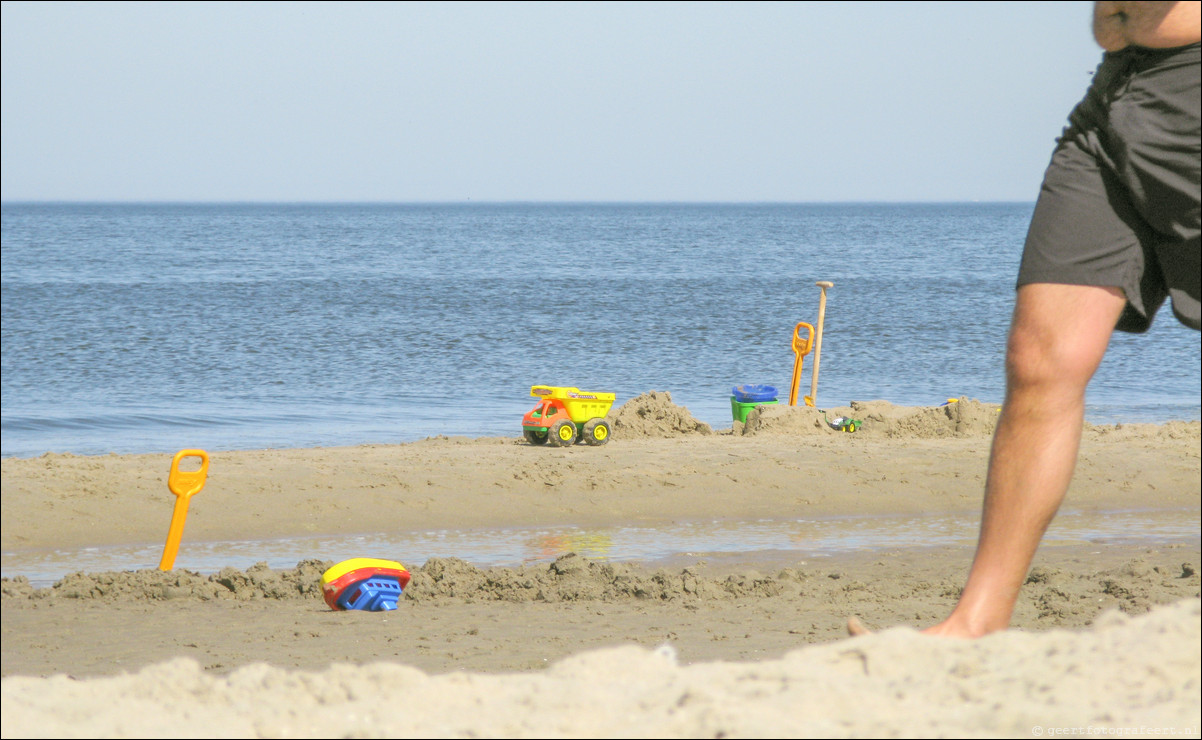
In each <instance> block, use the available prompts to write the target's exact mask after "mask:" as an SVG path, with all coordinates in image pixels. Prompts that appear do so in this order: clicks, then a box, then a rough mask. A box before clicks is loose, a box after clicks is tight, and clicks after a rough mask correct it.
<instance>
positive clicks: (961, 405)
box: [742, 398, 1001, 439]
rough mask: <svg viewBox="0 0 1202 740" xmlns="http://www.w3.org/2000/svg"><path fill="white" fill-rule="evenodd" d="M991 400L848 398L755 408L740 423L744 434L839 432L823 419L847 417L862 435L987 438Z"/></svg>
mask: <svg viewBox="0 0 1202 740" xmlns="http://www.w3.org/2000/svg"><path fill="white" fill-rule="evenodd" d="M999 408H1001V407H1000V406H998V405H997V404H985V403H981V402H980V401H977V400H975V399H973V400H970V399H967V398H962V399H960V400H959V401H957V402H955V403H948V404H946V405H943V406H935V407H929V408H914V407H910V406H894V405H893V404H891V403H889V402H888V401H852V402H851V405H850V406H839V407H835V408H829V409H823V410H819V409H814V408H809V407H806V406H785V405H779V404H778V405H771V406H768V405H766V406H757V407H756V408H754V409H752V411H751V413H750V414H748V415H747V422H746V423H745V424H744V425H743V427H742V433H743V434H745V435H755V434H786V435H802V436H805V435H815V434H826V433H830V434H842V433H843V432H837V431H836V430H834V429H832V428H831V427H830V426H829V425H828V424H827V422H828V421H834V420H835V419H836V418H838V417H849V418H852V419H857V420H859V421H860V422H862V424H861V426H860V428H859V429H858V430H857V431H856V432H855V433H856V434H860V435H864V436H868V437H902V438H907V439H929V438H935V437H988V436H990V435H992V434H993V430H994V427H995V426H996V424H997V413H998V409H999Z"/></svg>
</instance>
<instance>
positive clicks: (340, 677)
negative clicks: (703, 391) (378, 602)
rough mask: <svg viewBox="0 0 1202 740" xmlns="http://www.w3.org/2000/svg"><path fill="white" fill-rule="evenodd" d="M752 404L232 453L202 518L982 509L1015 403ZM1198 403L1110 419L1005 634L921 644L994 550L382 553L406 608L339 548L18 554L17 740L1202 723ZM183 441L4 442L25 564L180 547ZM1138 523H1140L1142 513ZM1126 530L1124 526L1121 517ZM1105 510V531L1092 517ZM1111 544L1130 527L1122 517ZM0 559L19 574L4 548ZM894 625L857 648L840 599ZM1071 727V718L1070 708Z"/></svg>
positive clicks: (8, 492)
mask: <svg viewBox="0 0 1202 740" xmlns="http://www.w3.org/2000/svg"><path fill="white" fill-rule="evenodd" d="M827 414H828V416H830V417H834V416H837V415H843V416H851V417H854V418H857V419H860V420H862V421H863V425H862V427H861V428H860V429H859V430H858V431H857V432H855V433H854V434H849V433H840V432H836V431H833V430H831V429H830V428H829V427H828V426H826V425H825V423H824V421H823V418H822V416H821V414H819V413H818V412H816V411H813V410H810V409H804V408H800V409H798V408H787V407H771V406H765V407H761V408H760V409H759V410H757V411H756V412H753V414H752V415H751V416H750V417H749V418H748V421H747V423H746V425H742V424H737V423H736V424H735V425H733V427H732V428H726V429H711V428H709V427H708V426H706V425H704V424H701V423H700V422H697V421H696V420H695V419H694V418H693V417H692V416H691V415H690V414H689V413H688V410H687V409H684V408H683V407H680V406H677V405H675V404H673V403H672V401H671V398H670V396H669V395H668V394H666V393H662V392H659V393H648V394H644V395H642V396H639V397H637V398H635V399H631V400H630V401H628V402H626V403H625V404H623V405H622V406H621V407H619V408H617V409H615V410H614V411H613V412H612V413H611V421H612V424H613V429H614V434H613V439H612V441H611V442H610V443H609V444H606V445H604V446H600V447H588V446H584V445H578V446H576V447H572V448H567V449H555V448H548V447H539V446H533V445H529V444H527V443H526V442H525V441H524V440H522V439H521V438H520V437H519V436H518V435H517V434H516V431H515V435H514V437H512V438H489V439H467V438H443V437H440V438H432V439H427V440H423V441H421V442H416V443H412V444H405V445H376V446H359V447H348V448H336V449H335V448H328V449H270V450H253V451H236V452H212V451H210V458H211V463H210V468H209V475H208V481H207V483H206V486H205V488H204V490H203V491H202V492H201V493H200V494H198V495H197V496H196V497H195V498H194V499H193V501H192V504H191V508H190V513H189V517H188V523H187V529H186V533H185V536H184V543H183V546H182V548H181V551H186V549H187V548H188V546H189V543H201V542H214V541H228V540H255V539H272V538H286V537H299V536H306V535H322V536H331V537H333V536H341V535H362V534H368V535H370V534H371V533H390V532H409V531H422V530H430V529H456V530H470V529H479V530H482V531H486V530H490V529H491V530H495V529H502V528H507V527H558V526H563V527H580V528H605V527H618V526H632V525H638V526H643V527H651V528H654V527H667V526H671V525H677V524H680V523H687V522H714V521H757V520H764V521H769V520H797V519H822V518H833V517H866V516H871V517H880V518H891V517H892V518H898V519H905V520H919V519H922V518H930V517H945V518H950V519H954V520H962V521H964V522H966V523H969V524H971V526H973V527H975V522H976V519H977V517H978V512H979V508H980V502H981V489H982V485H983V480H984V474H985V465H986V461H987V457H988V446H989V439H990V435H991V433H992V429H993V424H994V420H995V419H996V414H997V407H996V405H991V404H988V403H980V402H977V401H973V400H971V399H961V400H960V401H959V402H958V403H953V404H949V405H947V406H943V407H933V408H903V407H895V406H891V405H890V404H888V403H885V402H879V401H873V402H865V403H856V404H852V405H851V406H848V407H844V408H840V409H828V410H827ZM1200 429H1202V425H1200V424H1199V423H1198V422H1169V423H1165V424H1123V425H1114V426H1088V427H1087V428H1086V430H1085V433H1084V439H1083V443H1082V448H1081V455H1080V460H1079V463H1078V468H1077V474H1076V476H1075V478H1074V481H1073V484H1072V486H1071V488H1070V491H1069V494H1068V497H1067V499H1066V502H1065V508H1066V509H1069V508H1071V509H1072V510H1073V511H1074V512H1075V515H1076V516H1077V517H1079V518H1080V519H1082V520H1083V521H1085V522H1086V523H1087V524H1088V523H1089V522H1090V521H1096V522H1097V523H1098V524H1099V525H1101V524H1102V523H1105V524H1106V525H1108V527H1110V528H1111V529H1113V528H1114V527H1115V526H1116V524H1115V522H1116V519H1117V520H1119V521H1122V518H1123V517H1124V515H1127V516H1132V517H1134V516H1135V514H1134V513H1133V512H1137V513H1138V514H1139V516H1153V515H1154V516H1156V517H1158V518H1159V519H1158V521H1160V520H1168V521H1178V520H1179V521H1181V522H1182V523H1183V526H1182V527H1180V528H1178V529H1177V530H1174V531H1176V532H1177V534H1175V535H1164V534H1158V535H1152V534H1148V536H1147V537H1141V533H1140V532H1138V531H1136V532H1129V533H1127V534H1128V536H1126V537H1124V538H1120V539H1121V541H1118V540H1116V541H1095V540H1091V539H1089V538H1084V537H1083V538H1079V539H1072V538H1064V537H1061V538H1054V539H1052V540H1050V541H1049V542H1047V543H1045V545H1044V547H1042V548H1041V550H1040V552H1039V553H1038V555H1037V557H1036V561H1035V564H1034V567H1033V569H1032V571H1031V573H1030V576H1029V578H1028V583H1027V585H1026V586H1025V588H1024V591H1023V593H1022V597H1021V599H1020V602H1019V605H1018V609H1017V612H1016V615H1015V620H1014V624H1013V627H1014V628H1013V629H1012V630H1010V631H1009V632H1006V633H1003V634H998V635H995V636H992V637H989V638H986V639H984V640H980V641H976V642H972V643H965V642H957V641H944V640H934V639H931V638H925V637H922V636H920V635H919V634H918V633H917V631H916V630H915V628H916V627H921V626H925V625H928V624H930V623H932V622H934V621H936V620H937V619H939V618H940V617H941V616H943V615H944V614H946V612H947V611H948V610H949V609H950V608H951V606H952V605H953V604H954V603H955V600H956V598H957V596H958V593H959V588H960V586H961V585H962V582H963V578H964V575H965V573H966V571H967V568H968V565H969V562H970V560H971V557H972V543H971V542H957V543H954V544H938V545H930V544H929V543H924V542H923V541H922V538H921V536H918V535H916V536H915V538H914V539H913V540H912V541H910V542H906V543H901V544H894V545H891V546H889V547H880V548H870V549H865V550H862V551H855V550H852V551H847V552H844V553H841V554H838V555H834V556H823V557H816V556H814V554H813V553H811V552H808V551H807V549H806V543H805V542H804V541H803V542H798V543H797V545H796V548H794V549H791V550H775V551H772V552H766V553H754V552H752V553H741V552H725V553H719V552H708V553H707V552H696V553H688V554H681V555H678V556H675V557H673V558H670V559H668V560H663V561H657V562H628V561H625V560H622V559H621V558H620V557H618V555H620V554H617V553H616V554H615V559H613V560H612V561H611V560H605V559H596V558H588V557H583V556H581V555H579V554H572V553H562V554H558V555H557V556H556V557H554V558H553V559H548V560H547V561H545V562H535V563H531V564H528V565H523V566H519V567H480V566H478V565H477V564H474V563H472V562H469V561H467V560H464V559H461V558H454V557H451V558H445V557H437V558H430V557H427V556H426V555H424V554H423V553H421V552H361V553H351V554H348V557H356V556H357V557H382V558H389V559H395V560H400V561H401V562H403V563H405V564H406V565H407V566H408V567H409V568H410V570H411V571H412V572H413V580H412V583H411V584H410V585H409V587H408V588H407V589H406V592H405V595H404V597H403V598H402V600H401V602H400V603H399V605H398V609H397V610H396V611H394V612H388V613H368V612H335V611H332V610H330V609H329V608H328V607H327V606H326V605H325V603H324V602H323V601H322V599H321V595H320V587H319V579H320V576H321V573H322V572H323V570H324V569H325V568H326V567H328V566H330V565H332V564H333V563H332V562H330V561H321V560H316V559H310V560H304V561H302V562H299V563H297V565H296V567H295V568H290V569H283V570H280V569H274V570H273V569H271V568H268V567H266V566H254V567H248V568H242V569H239V568H234V567H229V568H225V569H223V570H221V571H220V572H215V573H205V574H200V573H194V572H189V571H187V570H183V569H177V570H174V571H172V572H170V573H163V572H160V571H157V570H140V571H121V570H114V571H112V572H75V573H71V574H69V575H67V576H65V577H64V578H62V580H60V581H58V582H57V583H55V584H54V586H53V587H50V588H35V587H33V586H32V585H30V583H29V582H28V581H27V580H26V579H24V578H22V577H20V576H17V577H13V578H5V579H4V581H3V600H2V602H0V614H2V631H3V632H2V634H3V655H2V664H0V672H2V674H3V684H2V690H0V698H2V713H0V724H2V728H0V729H2V732H3V735H4V737H33V736H37V737H84V736H88V737H96V736H106V737H159V736H216V737H226V736H229V737H247V736H255V737H282V736H314V737H332V736H418V737H468V736H473V737H478V736H486V737H696V736H705V737H799V736H824V737H825V736H833V737H867V736H897V737H918V736H924V737H925V736H935V737H952V736H957V737H959V736H975V737H985V736H1005V737H1038V736H1043V735H1054V734H1094V735H1109V734H1159V735H1162V736H1163V735H1170V734H1172V735H1174V736H1186V737H1198V736H1199V713H1200V711H1202V709H1200V706H1202V704H1200V699H1199V697H1200V692H1202V639H1200V635H1202V617H1200V611H1199V592H1200V580H1199V570H1200V569H1202V562H1200V560H1202V552H1200V547H1199V536H1198V531H1197V522H1198V518H1199V489H1200V482H1202V467H1200V457H1202V456H1200V439H1202V435H1200ZM170 460H171V456H170V455H162V454H155V455H103V456H77V455H67V454H54V453H51V454H46V455H43V456H40V457H36V458H25V459H16V458H7V459H4V460H3V461H2V463H0V465H2V486H0V495H2V505H3V512H4V513H3V532H2V540H3V541H2V546H3V550H4V553H5V556H6V558H8V557H10V554H12V555H13V556H18V555H20V554H21V553H26V552H34V551H44V550H53V549H65V550H73V549H78V548H83V547H103V546H113V545H129V544H154V543H156V542H157V543H161V542H162V539H163V536H164V535H165V533H166V527H167V522H168V520H169V517H170V507H171V501H170V500H169V494H168V492H167V489H166V485H165V481H166V473H167V470H168V467H169V464H170ZM1133 520H1134V519H1133ZM1117 526H1119V527H1120V528H1121V524H1120V525H1117ZM1087 528H1088V527H1087ZM1112 539H1114V538H1112ZM6 572H7V566H6ZM851 615H857V616H859V617H860V618H861V619H862V620H863V621H864V622H865V623H866V624H868V625H869V626H870V627H872V628H874V629H876V630H878V631H877V633H876V634H873V635H870V636H867V637H859V638H854V639H849V638H847V637H846V636H845V622H846V619H847V617H848V616H851ZM1074 728H1076V729H1077V730H1078V731H1077V732H1075V733H1074Z"/></svg>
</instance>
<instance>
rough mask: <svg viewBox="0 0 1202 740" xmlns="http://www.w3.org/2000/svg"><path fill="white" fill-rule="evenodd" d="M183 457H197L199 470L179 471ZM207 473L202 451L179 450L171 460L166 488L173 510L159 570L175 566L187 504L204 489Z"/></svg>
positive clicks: (182, 533)
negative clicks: (171, 496) (173, 498)
mask: <svg viewBox="0 0 1202 740" xmlns="http://www.w3.org/2000/svg"><path fill="white" fill-rule="evenodd" d="M185 457H199V458H200V470H193V471H184V470H180V469H179V462H180V460H183V459H184V458H185ZM208 473H209V453H207V452H205V451H204V450H180V451H179V452H177V453H175V457H174V458H173V459H172V460H171V472H170V473H169V474H168V475H167V488H169V489H171V492H172V493H174V494H175V510H174V511H173V512H172V513H171V528H170V529H168V530H167V544H166V545H164V546H163V559H162V560H160V561H159V570H171V568H172V566H174V565H175V556H176V555H177V554H178V553H179V541H180V538H182V537H183V536H184V520H185V519H187V518H188V502H189V501H190V500H191V499H192V497H193V496H195V495H196V494H198V493H200V489H202V488H204V487H205V477H206V476H207V475H208Z"/></svg>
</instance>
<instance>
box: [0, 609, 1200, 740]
mask: <svg viewBox="0 0 1202 740" xmlns="http://www.w3.org/2000/svg"><path fill="white" fill-rule="evenodd" d="M1200 634H1202V613H1200V610H1199V602H1198V601H1197V600H1196V599H1192V600H1189V601H1184V602H1180V603H1177V604H1175V605H1172V606H1168V607H1161V608H1159V609H1157V610H1155V611H1154V612H1152V613H1150V614H1148V615H1145V616H1141V617H1138V618H1129V617H1125V616H1122V615H1118V614H1109V615H1106V616H1105V617H1104V618H1103V619H1101V620H1099V622H1098V624H1097V625H1095V626H1094V627H1093V628H1092V629H1090V630H1088V631H1085V632H1065V631H1052V632H1046V633H1038V634H1026V633H1022V632H1006V633H1001V634H998V635H994V636H992V637H989V638H986V639H983V640H977V641H958V640H936V639H932V638H926V637H922V636H920V635H919V634H917V633H916V632H914V631H913V630H910V629H907V628H897V629H892V630H888V631H885V632H882V633H879V634H875V635H870V636H867V637H861V638H857V639H854V640H844V641H839V642H835V643H829V644H825V645H816V646H811V647H807V648H803V649H800V650H795V651H792V652H790V653H787V654H786V655H785V656H784V657H783V658H781V659H779V660H768V661H758V662H753V663H699V664H695V665H687V666H682V665H679V664H678V662H677V655H676V650H675V649H674V648H673V647H672V646H671V645H670V644H665V645H663V646H661V647H660V648H658V649H655V650H648V649H646V648H642V647H636V646H622V647H613V648H606V649H601V650H594V651H590V652H584V653H579V654H577V655H574V656H571V657H569V658H566V659H564V660H561V661H559V662H558V663H555V664H554V665H552V666H551V667H550V668H548V669H547V670H545V671H539V672H529V673H521V674H508V675H484V674H472V673H462V672H455V673H450V674H446V675H433V676H432V675H429V674H427V673H425V672H423V671H420V670H418V669H416V668H412V667H409V666H404V665H398V664H390V663H373V664H370V665H365V666H351V665H335V666H333V667H331V668H329V669H327V670H324V671H321V672H305V671H294V670H287V669H280V668H273V667H270V666H267V665H265V664H261V663H258V664H252V665H248V666H245V667H242V668H239V669H237V670H235V671H234V672H232V673H230V674H229V675H225V676H214V675H210V674H208V673H206V672H205V671H204V670H203V669H202V668H201V666H200V665H199V664H198V663H197V662H195V661H194V660H191V659H185V658H181V659H177V660H174V661H171V662H167V663H160V664H157V665H153V666H150V667H148V668H145V669H143V670H141V671H140V672H138V673H135V674H132V675H130V674H126V675H121V676H115V677H110V678H100V679H91V680H73V679H70V678H68V677H66V676H56V677H53V678H25V677H14V678H6V679H4V681H3V684H2V691H0V696H2V707H3V712H2V713H0V717H2V719H0V722H2V725H0V729H2V730H3V734H4V736H5V737H16V736H40V737H81V736H88V737H97V736H101V737H113V736H116V737H181V736H182V737H189V736H196V737H200V736H204V737H263V736H271V737H287V736H303V737H385V736H395V734H396V733H397V732H398V727H400V728H402V729H401V730H400V731H401V732H403V734H405V735H407V736H413V737H890V736H895V735H898V734H899V733H900V734H901V735H904V736H908V737H966V736H973V737H976V736H988V737H994V736H1000V737H1030V736H1032V735H1036V736H1039V735H1042V734H1044V732H1047V734H1053V733H1054V731H1055V730H1057V729H1059V730H1065V729H1071V728H1086V727H1088V728H1091V729H1093V730H1096V733H1095V734H1112V733H1108V732H1106V730H1105V729H1104V728H1113V729H1114V732H1113V734H1125V733H1123V732H1122V731H1123V730H1124V729H1125V730H1128V731H1129V730H1130V729H1131V728H1172V734H1182V735H1188V736H1195V737H1196V736H1197V722H1198V687H1199V684H1200V682H1202V671H1200V666H1199V662H1198V653H1199V649H1200V648H1202V644H1200V643H1202V640H1200ZM398 697H401V698H402V699H403V700H402V701H401V702H399V703H398ZM999 708H1002V709H1004V711H999ZM215 718H217V719H219V721H215ZM899 728H900V729H899ZM1161 732H1163V734H1169V731H1167V730H1161V731H1158V732H1157V733H1156V734H1161Z"/></svg>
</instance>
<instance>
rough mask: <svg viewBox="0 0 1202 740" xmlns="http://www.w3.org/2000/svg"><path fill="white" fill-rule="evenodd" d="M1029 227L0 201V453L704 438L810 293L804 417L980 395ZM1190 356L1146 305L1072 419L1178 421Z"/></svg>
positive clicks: (1021, 223)
mask: <svg viewBox="0 0 1202 740" xmlns="http://www.w3.org/2000/svg"><path fill="white" fill-rule="evenodd" d="M1032 209H1033V204H1031V203H923V204H895V203H848V204H839V203H834V204H742V203H739V204H735V203H729V204H727V203H712V204H693V203H647V204H643V203H481V204H477V203H450V204H429V203H423V204H308V203H296V204H293V203H281V204H260V203H232V204H213V203H153V204H128V203H122V204H104V203H5V204H3V205H2V209H0V213H2V222H0V231H2V239H0V244H2V255H0V256H2V259H0V278H2V289H3V293H2V299H0V313H2V355H3V359H2V362H3V367H2V373H0V388H2V435H0V440H2V441H0V455H2V456H4V457H31V456H38V455H41V454H43V453H46V452H56V453H73V454H80V455H98V454H107V453H165V452H172V453H173V452H175V451H178V450H180V449H185V448H201V449H206V450H209V451H214V450H234V449H257V448H303V447H313V446H344V445H358V444H391V443H401V442H409V441H414V440H418V439H422V438H426V437H435V436H468V437H482V436H489V437H495V436H501V437H515V438H516V437H520V435H521V416H522V414H523V413H524V412H525V411H526V410H528V409H529V408H531V407H532V406H533V405H534V399H533V398H532V397H531V395H530V388H531V386H533V385H556V386H574V387H577V388H579V389H581V390H587V391H602V392H611V393H614V394H616V397H617V401H616V404H617V405H620V404H622V403H624V402H625V401H628V400H630V399H631V398H633V397H635V396H637V395H639V394H642V393H645V392H648V391H652V390H655V391H667V392H669V393H670V394H671V397H672V400H673V401H674V402H675V403H677V404H678V405H681V406H685V407H687V408H688V409H689V411H690V412H691V413H692V414H693V415H694V416H695V417H696V418H697V419H699V420H701V421H704V422H706V423H708V424H710V425H711V426H713V427H714V428H715V429H721V428H728V427H730V426H731V424H732V415H731V405H730V397H731V394H732V388H733V387H734V386H738V385H745V384H759V385H771V386H773V387H775V388H777V389H778V393H779V394H780V397H781V399H782V401H783V400H786V399H787V396H788V392H789V388H790V385H791V381H792V374H793V367H794V360H795V355H794V352H793V349H792V342H793V336H794V329H795V327H796V325H797V324H798V323H799V322H807V323H810V324H817V323H818V313H819V303H820V296H821V291H820V289H819V288H818V287H817V286H816V283H817V282H818V281H829V282H831V283H833V286H832V287H830V288H829V289H827V291H826V303H825V306H826V307H825V317H824V322H823V334H822V345H821V363H820V372H819V383H818V392H817V405H818V407H819V408H832V407H836V406H845V405H847V404H848V403H849V402H851V401H870V400H886V401H889V402H891V403H894V404H897V405H904V406H935V405H939V404H941V403H943V402H945V401H946V400H947V399H949V398H960V397H967V398H975V399H979V400H981V401H985V402H1000V401H1001V400H1002V396H1003V391H1004V382H1003V367H1002V359H1003V353H1004V346H1005V341H1006V333H1007V328H1008V323H1009V319H1010V311H1011V307H1012V303H1013V296H1014V277H1015V274H1016V270H1017V267H1018V261H1019V257H1020V252H1021V248H1022V244H1023V239H1024V236H1025V234H1026V229H1027V223H1028V220H1029V218H1030V216H1031V212H1032ZM804 336H805V335H804V333H803V337H804ZM1199 346H1200V345H1199V334H1198V333H1197V332H1195V331H1192V330H1189V329H1187V328H1185V327H1184V326H1182V325H1181V324H1179V322H1178V321H1177V320H1176V319H1175V318H1174V317H1173V315H1172V312H1171V311H1170V310H1169V307H1168V305H1166V306H1165V307H1164V308H1163V309H1162V310H1161V313H1160V315H1159V316H1158V319H1157V321H1156V322H1155V324H1154V325H1153V327H1152V329H1151V330H1150V331H1149V332H1148V333H1146V334H1143V335H1127V334H1116V335H1115V337H1114V339H1113V340H1112V343H1111V347H1110V350H1109V352H1108V354H1107V356H1106V359H1105V360H1104V362H1103V363H1102V366H1101V368H1100V369H1099V370H1098V373H1097V375H1096V377H1095V379H1094V381H1093V383H1092V384H1091V386H1090V388H1089V393H1088V396H1087V410H1086V416H1087V420H1088V421H1090V422H1093V423H1119V422H1166V421H1170V420H1178V419H1183V420H1195V419H1199V418H1200V417H1202V402H1200V392H1199V378H1200V377H1202V371H1200V365H1199V355H1200V352H1199ZM814 364H815V363H814V354H813V353H811V354H809V355H808V356H806V358H805V361H804V374H803V376H802V378H801V380H800V383H799V385H800V387H801V389H802V390H801V392H800V394H799V395H806V394H808V393H809V391H810V386H811V372H812V370H813V365H814Z"/></svg>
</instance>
